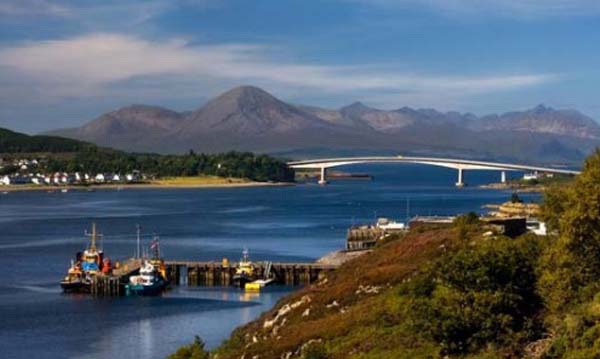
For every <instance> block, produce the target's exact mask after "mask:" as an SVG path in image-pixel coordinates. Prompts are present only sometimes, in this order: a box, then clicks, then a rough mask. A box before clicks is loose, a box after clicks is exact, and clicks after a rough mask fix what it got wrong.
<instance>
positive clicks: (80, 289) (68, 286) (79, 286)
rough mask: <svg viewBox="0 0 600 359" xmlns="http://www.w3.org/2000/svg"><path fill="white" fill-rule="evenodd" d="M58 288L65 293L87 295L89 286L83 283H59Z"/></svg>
mask: <svg viewBox="0 0 600 359" xmlns="http://www.w3.org/2000/svg"><path fill="white" fill-rule="evenodd" d="M60 287H61V288H62V290H63V292H65V293H89V292H90V284H89V283H85V282H68V281H62V282H60Z"/></svg>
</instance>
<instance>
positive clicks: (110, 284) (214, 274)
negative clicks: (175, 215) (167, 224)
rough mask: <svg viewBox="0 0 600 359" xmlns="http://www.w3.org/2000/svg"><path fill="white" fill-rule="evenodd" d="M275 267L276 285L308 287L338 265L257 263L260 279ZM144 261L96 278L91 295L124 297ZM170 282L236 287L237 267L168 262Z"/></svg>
mask: <svg viewBox="0 0 600 359" xmlns="http://www.w3.org/2000/svg"><path fill="white" fill-rule="evenodd" d="M269 264H270V265H271V270H270V272H271V278H272V279H273V283H274V284H283V285H292V286H294V285H308V284H311V283H313V282H316V281H318V280H320V279H323V278H324V277H325V276H326V275H327V273H329V272H332V271H334V270H335V269H337V267H338V266H337V265H331V264H321V263H273V262H255V263H254V266H255V271H256V274H257V276H258V277H260V278H263V277H264V275H265V269H266V268H267V266H268V265H269ZM141 265H142V260H141V259H138V258H131V259H128V260H126V261H124V262H122V263H121V264H120V265H119V267H118V268H114V269H113V271H112V272H111V273H110V274H98V275H96V276H94V277H93V278H92V283H91V289H90V292H91V294H92V295H93V296H106V297H110V296H121V295H124V294H125V289H124V287H125V284H127V283H128V282H129V277H130V276H132V275H136V274H138V273H139V270H140V267H141ZM165 267H166V270H167V279H168V281H169V282H170V283H171V284H173V285H180V286H230V285H233V275H234V274H235V270H236V266H235V264H229V263H227V262H226V261H221V262H217V261H209V262H201V261H184V260H180V261H177V260H170V261H169V260H167V261H165Z"/></svg>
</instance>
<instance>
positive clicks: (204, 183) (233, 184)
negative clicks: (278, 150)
mask: <svg viewBox="0 0 600 359" xmlns="http://www.w3.org/2000/svg"><path fill="white" fill-rule="evenodd" d="M291 185H293V183H287V182H256V181H249V180H245V179H241V178H220V177H199V178H191V177H190V178H186V177H178V178H165V179H160V180H154V181H149V182H144V183H107V184H90V185H64V186H61V185H57V186H50V185H34V184H26V185H8V186H0V193H2V192H18V191H47V192H56V191H62V190H65V189H66V190H69V191H71V190H73V191H95V190H129V189H193V188H206V189H209V188H244V187H270V186H291Z"/></svg>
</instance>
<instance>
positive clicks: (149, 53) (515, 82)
mask: <svg viewBox="0 0 600 359" xmlns="http://www.w3.org/2000/svg"><path fill="white" fill-rule="evenodd" d="M269 50H270V48H269V47H268V46H263V45H255V44H251V45H241V44H224V45H190V44H189V43H188V42H186V41H185V40H184V39H172V40H166V41H147V40H144V39H141V38H137V37H133V36H127V35H121V34H90V35H86V36H80V37H75V38H69V39H63V40H51V41H39V42H31V43H27V44H22V45H21V46H16V47H6V48H3V49H0V80H2V82H4V83H5V86H8V88H6V87H5V88H4V89H3V91H2V96H3V97H4V96H9V93H7V92H10V91H11V90H10V86H11V84H13V85H14V86H15V91H16V89H17V86H18V88H19V89H21V90H22V88H23V86H28V87H30V88H31V92H32V93H36V94H37V96H39V95H40V94H42V95H43V96H46V97H48V98H64V97H74V98H81V97H89V96H99V95H106V94H110V93H111V91H121V92H127V91H130V92H135V91H148V89H147V88H145V86H147V85H146V84H148V83H152V84H154V86H158V88H156V89H154V90H153V93H154V95H155V96H157V94H158V93H161V92H162V93H164V94H165V95H167V94H168V95H172V93H173V91H174V89H179V88H182V86H183V87H185V88H186V89H188V90H189V89H192V88H196V89H197V90H199V91H204V93H206V92H208V93H210V92H213V91H214V89H212V91H211V89H210V88H207V87H206V86H207V83H212V84H214V83H216V82H219V81H222V82H223V83H254V84H258V85H261V86H266V87H267V88H269V89H277V90H278V91H283V92H285V91H288V92H290V91H296V92H297V91H298V90H305V91H311V92H317V93H328V94H332V93H335V94H344V93H347V94H364V93H370V94H371V95H372V94H376V93H382V94H383V93H390V92H392V93H411V94H413V96H414V94H442V93H448V92H452V93H454V94H462V95H469V94H479V93H490V92H496V91H504V90H511V89H518V88H522V87H528V86H535V85H539V84H543V83H546V82H548V81H552V80H555V79H556V76H554V75H549V74H507V75H489V76H485V75H481V76H471V75H462V76H449V75H444V76H439V75H428V74H424V73H418V72H415V73H406V72H398V71H394V70H393V69H392V70H390V69H383V67H381V69H380V70H377V67H374V66H372V65H371V66H366V65H365V66H351V67H349V66H334V65H331V66H323V65H318V66H317V65H310V64H299V63H291V62H289V63H281V62H278V61H275V60H273V59H271V58H269V56H268V55H267V54H268V52H269ZM2 68H4V70H2ZM8 74H10V76H9V75H8ZM9 78H10V81H8V79H9ZM143 79H146V81H142V80H143ZM157 83H158V85H156V84H157ZM24 84H25V85H24ZM211 95H214V93H212V94H211Z"/></svg>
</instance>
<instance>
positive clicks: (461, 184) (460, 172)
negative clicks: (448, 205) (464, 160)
mask: <svg viewBox="0 0 600 359" xmlns="http://www.w3.org/2000/svg"><path fill="white" fill-rule="evenodd" d="M464 186H465V182H464V180H463V169H462V168H459V169H458V181H456V187H464Z"/></svg>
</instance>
